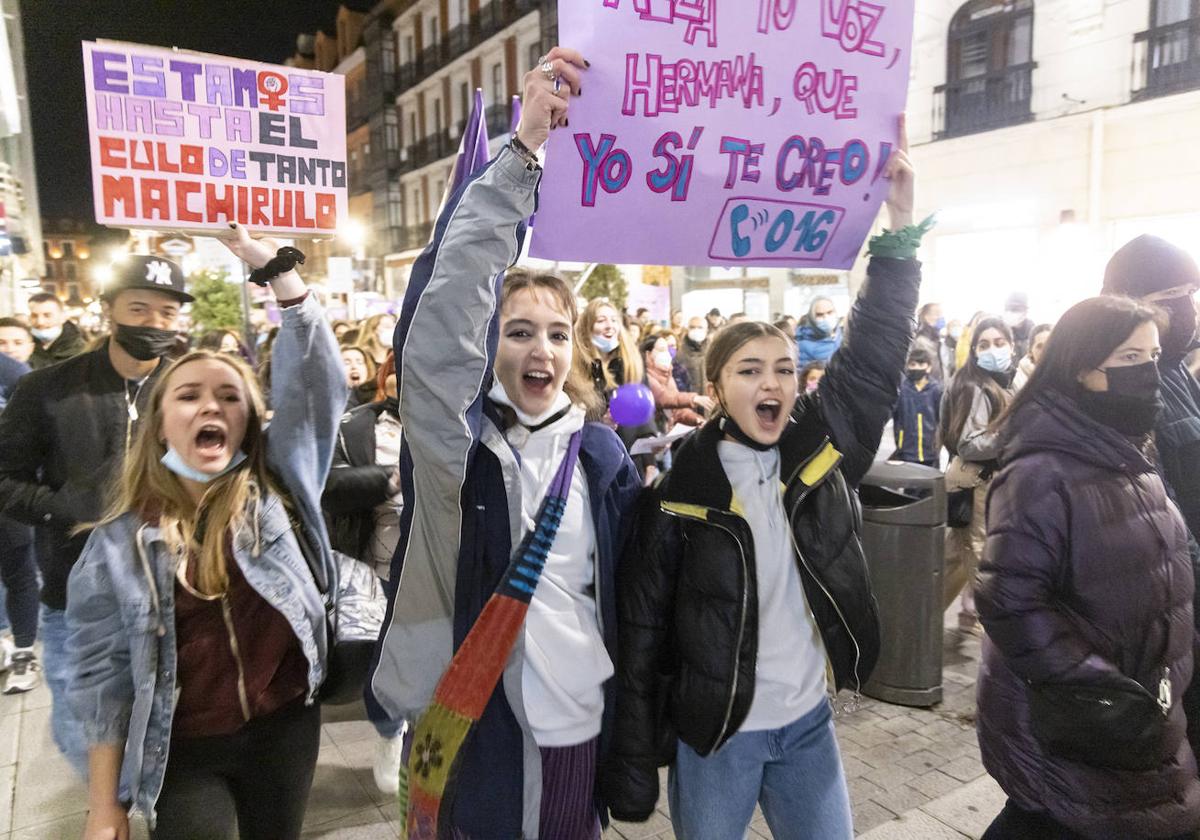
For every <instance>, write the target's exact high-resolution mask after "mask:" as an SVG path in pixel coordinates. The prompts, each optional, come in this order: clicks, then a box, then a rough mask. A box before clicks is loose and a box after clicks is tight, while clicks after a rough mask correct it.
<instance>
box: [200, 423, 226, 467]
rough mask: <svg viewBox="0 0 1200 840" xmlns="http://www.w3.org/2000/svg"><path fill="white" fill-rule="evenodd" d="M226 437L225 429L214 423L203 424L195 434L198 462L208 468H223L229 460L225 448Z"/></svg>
mask: <svg viewBox="0 0 1200 840" xmlns="http://www.w3.org/2000/svg"><path fill="white" fill-rule="evenodd" d="M227 440H228V435H227V434H226V432H225V429H224V428H222V427H221V426H220V425H218V424H216V423H205V424H204V425H203V426H201V427H200V430H199V431H198V432H196V437H195V449H196V455H197V456H198V457H199V458H200V460H202V461H204V462H205V463H206V466H209V465H210V464H209V462H212V463H211V465H212V466H224V465H225V463H226V462H228V460H229V450H228V447H227V446H226V443H227Z"/></svg>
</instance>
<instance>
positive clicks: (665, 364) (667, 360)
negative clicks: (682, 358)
mask: <svg viewBox="0 0 1200 840" xmlns="http://www.w3.org/2000/svg"><path fill="white" fill-rule="evenodd" d="M654 364H656V365H657V366H658V368H659V370H670V369H671V353H670V351H668V350H664V351H663V352H661V353H655V354H654Z"/></svg>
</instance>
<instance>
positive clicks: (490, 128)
mask: <svg viewBox="0 0 1200 840" xmlns="http://www.w3.org/2000/svg"><path fill="white" fill-rule="evenodd" d="M485 113H486V115H487V132H488V139H489V140H490V139H492V138H493V137H501V136H503V135H505V134H508V129H509V127H510V126H511V125H512V106H511V105H510V103H508V102H501V103H499V104H498V105H489V106H488V107H487V111H486V112H485Z"/></svg>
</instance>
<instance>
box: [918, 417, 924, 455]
mask: <svg viewBox="0 0 1200 840" xmlns="http://www.w3.org/2000/svg"><path fill="white" fill-rule="evenodd" d="M924 419H925V418H924V417H923V416H922V415H921V413H920V412H917V460H918V461H920V462H921V463H925V424H924V422H923V421H924Z"/></svg>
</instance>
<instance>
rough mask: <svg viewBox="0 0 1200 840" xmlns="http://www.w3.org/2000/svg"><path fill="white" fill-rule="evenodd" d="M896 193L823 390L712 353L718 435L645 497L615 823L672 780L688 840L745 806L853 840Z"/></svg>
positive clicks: (905, 269) (908, 275) (895, 252)
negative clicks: (837, 707)
mask: <svg viewBox="0 0 1200 840" xmlns="http://www.w3.org/2000/svg"><path fill="white" fill-rule="evenodd" d="M902 148H903V146H902ZM887 174H888V177H889V178H891V180H892V186H891V190H890V194H889V196H888V210H889V213H890V216H891V222H892V229H893V230H894V231H895V232H894V233H885V234H884V235H883V236H881V237H877V238H876V239H874V240H873V241H872V243H871V253H872V260H871V264H870V267H869V270H868V280H867V285H866V287H865V289H864V291H863V293H862V295H861V296H860V297H859V299H858V301H857V302H856V303H855V305H854V309H853V311H852V313H851V315H850V329H848V330H847V338H846V340H845V341H844V342H843V344H842V346H841V348H840V349H839V350H838V351H837V352H836V353H835V354H834V356H833V358H832V359H831V360H830V363H829V368H828V373H827V374H826V376H825V378H824V379H823V380H822V382H821V387H820V388H819V389H817V390H816V391H814V392H811V393H806V394H804V395H801V394H800V393H799V392H798V386H797V376H796V346H795V344H794V342H793V341H792V340H791V337H790V336H788V335H786V334H784V333H783V332H781V331H780V330H778V329H776V328H775V327H771V326H768V325H766V324H759V323H750V322H744V323H739V324H734V325H731V326H727V327H724V328H723V329H722V330H721V331H720V332H718V333H717V334H716V336H715V337H714V338H713V339H712V341H711V346H710V347H709V350H708V355H707V358H706V360H705V368H706V371H707V375H708V380H709V381H708V392H709V394H710V395H711V396H712V397H713V398H714V399H716V400H717V402H718V406H719V407H718V411H719V415H718V417H717V418H715V419H713V420H710V421H709V422H708V423H706V424H705V426H704V427H703V428H701V429H700V431H698V432H696V433H695V434H693V435H692V436H691V437H690V438H688V439H687V440H686V441H685V442H684V443H683V444H682V445H681V446H680V447H679V449H678V451H677V453H676V455H675V462H674V466H673V467H672V469H671V472H670V473H668V474H667V476H666V478H665V479H664V480H663V481H662V482H661V483H659V484H658V485H656V486H655V487H654V489H653V490H652V491H650V500H649V501H648V503H647V505H646V509H647V512H646V514H645V515H644V516H643V517H642V518H641V519H640V520H639V527H638V533H637V538H636V540H635V541H634V543H632V545H635V546H636V549H635V550H634V552H633V553H634V554H635V556H632V557H628V558H626V559H625V560H624V562H623V563H622V566H621V570H622V580H621V587H620V596H621V600H620V605H619V607H620V614H621V622H620V628H619V634H618V635H619V637H620V639H621V651H620V654H621V655H620V659H619V660H618V685H619V686H620V690H619V694H618V701H617V706H618V718H617V731H616V744H615V748H614V758H613V761H612V762H611V763H610V765H609V766H608V768H607V770H606V774H605V778H606V783H607V784H606V793H607V795H608V797H609V801H610V806H611V808H612V811H613V814H614V816H616V817H618V818H619V819H625V820H635V821H637V820H645V819H647V818H648V817H649V815H650V814H651V812H652V811H653V809H654V805H655V802H656V800H657V798H658V771H657V768H658V767H659V766H661V765H663V764H667V763H671V764H672V766H671V773H670V801H671V820H672V823H673V824H674V828H675V834H676V836H677V837H679V838H682V840H710V839H711V840H735V839H736V838H741V837H742V836H743V835H744V834H745V831H746V828H747V826H748V825H749V823H750V819H751V817H752V816H753V813H754V806H755V804H756V803H761V805H762V808H763V812H764V814H765V815H766V818H767V821H768V823H769V824H770V827H771V831H772V834H773V835H774V836H775V837H777V838H796V839H797V840H799V839H800V838H818V837H819V838H821V840H843V838H845V840H848V838H850V837H852V835H853V828H852V825H851V820H850V802H849V796H848V794H847V791H846V782H845V777H844V774H843V772H842V765H841V759H840V757H839V755H838V750H837V743H836V741H835V740H834V736H833V727H832V722H831V717H832V708H831V706H832V704H831V702H830V697H829V695H832V694H833V693H834V692H835V691H836V690H838V689H841V688H843V687H847V688H849V689H851V690H853V691H854V692H855V693H857V692H858V690H859V689H860V688H861V686H862V684H863V682H865V680H866V679H867V677H868V676H869V675H870V673H871V669H872V668H873V666H874V663H875V659H876V657H877V654H878V650H879V623H878V616H877V612H876V607H875V599H874V596H873V594H872V592H871V585H870V580H869V578H868V576H867V569H866V564H865V561H864V557H863V553H862V547H861V545H860V543H859V538H858V528H859V521H860V518H859V509H858V501H857V497H856V496H855V494H854V487H855V486H856V485H857V484H858V482H859V481H860V480H861V479H862V477H863V475H864V474H865V473H866V471H867V469H868V468H869V467H870V465H871V462H872V459H873V456H874V453H875V450H876V448H877V446H878V444H879V440H880V437H881V435H882V432H883V427H884V425H885V424H886V422H887V420H888V417H889V416H890V412H891V407H892V405H893V404H894V403H895V401H896V395H897V390H898V387H899V384H900V377H901V372H902V371H903V369H904V360H905V354H906V352H907V350H908V345H909V342H910V340H911V338H912V330H913V311H914V310H915V309H916V303H917V292H918V287H919V285H920V269H919V267H918V265H917V263H916V261H915V260H914V259H913V255H914V254H915V251H916V244H917V241H918V240H919V237H920V234H921V232H922V229H921V228H915V227H912V226H911V220H912V219H911V216H912V204H913V184H912V180H913V179H912V169H911V167H910V165H909V163H908V157H907V154H905V153H904V152H903V151H901V152H898V153H897V154H896V156H895V157H894V158H893V159H892V160H891V161H890V162H889V166H888V173H887Z"/></svg>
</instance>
